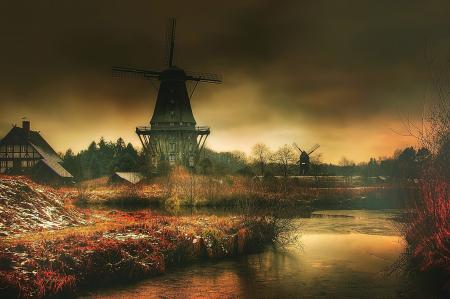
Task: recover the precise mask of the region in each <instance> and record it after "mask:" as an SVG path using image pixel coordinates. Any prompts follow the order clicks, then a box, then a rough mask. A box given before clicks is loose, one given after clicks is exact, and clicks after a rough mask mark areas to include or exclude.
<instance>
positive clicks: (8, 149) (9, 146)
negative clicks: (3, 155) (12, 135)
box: [6, 145, 14, 153]
mask: <svg viewBox="0 0 450 299" xmlns="http://www.w3.org/2000/svg"><path fill="white" fill-rule="evenodd" d="M13 148H14V147H13V146H12V145H8V146H7V147H6V151H7V152H8V153H12V152H13Z"/></svg>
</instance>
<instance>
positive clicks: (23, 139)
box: [0, 126, 61, 162]
mask: <svg viewBox="0 0 450 299" xmlns="http://www.w3.org/2000/svg"><path fill="white" fill-rule="evenodd" d="M9 144H17V145H21V144H30V145H31V146H33V147H34V148H35V149H36V151H37V152H38V153H39V154H40V155H41V156H42V157H43V158H44V159H52V160H55V161H58V162H61V158H60V157H59V156H58V154H57V153H56V152H55V150H54V149H53V148H52V147H51V146H50V145H49V144H48V143H47V141H45V139H44V138H43V137H42V136H41V134H40V133H39V132H37V131H31V130H30V131H29V132H28V133H27V131H26V130H25V129H24V128H20V127H17V126H14V127H13V128H12V129H11V131H9V133H8V134H6V136H5V137H4V138H3V139H2V140H0V145H9Z"/></svg>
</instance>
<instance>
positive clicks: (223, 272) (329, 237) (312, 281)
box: [87, 211, 423, 298]
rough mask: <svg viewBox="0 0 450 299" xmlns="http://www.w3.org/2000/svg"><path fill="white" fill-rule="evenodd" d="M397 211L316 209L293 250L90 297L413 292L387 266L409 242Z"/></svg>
mask: <svg viewBox="0 0 450 299" xmlns="http://www.w3.org/2000/svg"><path fill="white" fill-rule="evenodd" d="M397 213H398V212H387V211H319V212H315V213H313V214H312V215H311V217H310V218H296V219H295V220H294V221H296V222H298V224H299V225H300V227H301V231H299V232H296V233H298V234H300V238H299V239H298V242H297V243H295V244H292V245H290V247H288V248H286V249H285V250H281V251H280V250H274V249H271V248H269V249H268V250H266V251H265V252H263V253H261V254H256V255H250V256H245V257H241V258H239V259H237V260H225V261H220V262H210V263H201V264H195V265H189V266H187V267H184V268H180V269H174V270H172V271H170V272H169V273H167V274H165V275H163V276H160V277H156V278H151V279H148V280H146V281H143V282H140V283H138V284H136V285H133V286H126V287H117V288H115V289H109V290H101V291H97V292H93V293H91V294H89V296H87V298H330V297H333V298H410V297H412V296H413V295H414V294H411V293H410V292H408V291H407V290H408V289H409V288H410V283H409V282H408V280H407V279H406V277H403V276H392V275H386V272H385V271H386V270H387V269H388V268H389V267H390V266H391V265H392V264H393V262H394V261H395V260H396V259H397V257H398V256H399V254H400V253H401V252H402V250H403V247H404V243H403V241H402V239H401V238H400V237H399V235H398V232H397V230H396V228H395V225H394V224H393V223H392V221H391V219H392V218H393V217H395V216H396V214H397ZM416 296H417V297H420V298H423V297H422V296H418V295H416Z"/></svg>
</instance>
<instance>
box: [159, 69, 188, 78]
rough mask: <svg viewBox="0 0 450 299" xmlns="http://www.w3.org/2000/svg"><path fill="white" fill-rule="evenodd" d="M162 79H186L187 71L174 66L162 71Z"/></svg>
mask: <svg viewBox="0 0 450 299" xmlns="http://www.w3.org/2000/svg"><path fill="white" fill-rule="evenodd" d="M160 78H161V80H162V81H169V80H170V81H186V73H185V72H184V70H182V69H180V68H179V67H176V66H172V67H170V68H168V69H165V70H164V71H162V72H161V76H160Z"/></svg>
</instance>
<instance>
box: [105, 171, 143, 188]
mask: <svg viewBox="0 0 450 299" xmlns="http://www.w3.org/2000/svg"><path fill="white" fill-rule="evenodd" d="M143 179H144V176H143V175H142V174H140V173H139V172H115V173H114V174H113V175H112V176H111V177H110V178H109V180H108V183H109V184H121V185H122V184H123V185H130V184H131V185H136V184H138V183H139V182H141V181H142V180H143Z"/></svg>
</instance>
